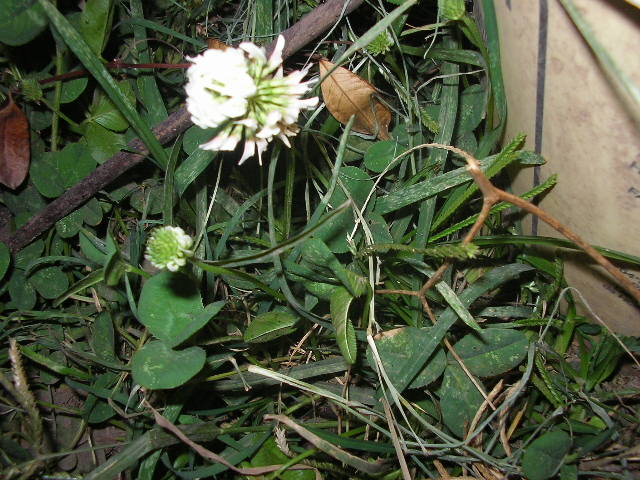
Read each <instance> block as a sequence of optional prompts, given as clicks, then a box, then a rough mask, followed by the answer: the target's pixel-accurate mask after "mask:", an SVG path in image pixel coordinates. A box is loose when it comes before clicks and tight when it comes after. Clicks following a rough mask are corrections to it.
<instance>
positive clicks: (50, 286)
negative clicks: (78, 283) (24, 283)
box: [29, 267, 69, 299]
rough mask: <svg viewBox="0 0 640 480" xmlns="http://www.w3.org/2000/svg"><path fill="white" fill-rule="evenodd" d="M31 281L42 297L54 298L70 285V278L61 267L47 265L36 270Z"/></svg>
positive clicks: (30, 278)
mask: <svg viewBox="0 0 640 480" xmlns="http://www.w3.org/2000/svg"><path fill="white" fill-rule="evenodd" d="M29 282H30V283H31V285H33V287H34V288H35V289H36V290H37V291H38V293H39V294H40V295H42V297H44V298H47V299H53V298H56V297H58V296H59V295H61V294H62V293H64V291H65V290H66V289H67V288H68V287H69V279H68V278H67V275H66V274H65V273H64V272H63V271H62V270H61V269H60V267H45V268H40V269H39V270H36V271H35V273H33V274H32V275H31V276H30V277H29Z"/></svg>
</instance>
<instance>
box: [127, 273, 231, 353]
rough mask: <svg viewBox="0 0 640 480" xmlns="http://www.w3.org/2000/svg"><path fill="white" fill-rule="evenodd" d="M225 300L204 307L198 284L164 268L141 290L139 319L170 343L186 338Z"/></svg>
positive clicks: (209, 318)
mask: <svg viewBox="0 0 640 480" xmlns="http://www.w3.org/2000/svg"><path fill="white" fill-rule="evenodd" d="M223 306H224V302H216V303H212V304H211V305H208V306H207V308H203V306H202V299H201V297H200V292H199V290H198V286H197V285H196V284H195V283H194V282H193V280H192V279H191V278H190V277H188V276H186V275H184V274H182V273H172V272H162V273H159V274H158V275H155V276H154V277H152V278H151V279H149V280H147V282H146V283H145V284H144V287H143V288H142V293H141V294H140V301H139V303H138V319H139V320H140V322H141V323H142V324H143V325H145V326H146V327H147V328H148V329H149V331H150V332H151V333H153V334H154V335H155V336H156V337H158V338H159V339H160V340H162V341H163V342H165V343H166V344H167V346H169V347H174V346H176V345H179V344H180V343H182V342H184V341H185V340H187V339H188V338H189V337H191V336H192V335H193V334H194V333H196V332H197V331H198V330H200V329H201V328H202V327H203V326H204V325H206V323H207V322H209V320H211V318H213V317H214V316H215V315H216V314H217V313H218V312H219V311H220V309H221V308H222V307H223Z"/></svg>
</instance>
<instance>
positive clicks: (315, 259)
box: [303, 227, 367, 297]
mask: <svg viewBox="0 0 640 480" xmlns="http://www.w3.org/2000/svg"><path fill="white" fill-rule="evenodd" d="M320 228H322V227H320ZM303 255H304V257H303V258H304V260H305V262H306V263H310V264H312V265H313V266H315V268H316V269H317V270H318V271H320V272H323V271H327V270H329V271H331V273H333V274H334V275H335V276H336V278H337V279H338V280H340V282H342V284H343V285H344V286H345V287H346V288H347V290H349V292H350V293H351V295H353V296H354V297H359V296H361V295H364V293H365V292H366V291H367V279H366V278H364V277H363V276H361V275H358V274H357V273H355V272H353V271H351V270H349V269H347V268H346V267H345V266H344V265H342V263H340V261H339V260H338V258H337V257H336V256H335V255H334V254H333V252H332V251H331V250H330V249H329V247H327V245H326V244H325V243H324V242H323V241H322V240H320V239H319V238H310V239H308V240H307V241H306V242H305V243H304V246H303Z"/></svg>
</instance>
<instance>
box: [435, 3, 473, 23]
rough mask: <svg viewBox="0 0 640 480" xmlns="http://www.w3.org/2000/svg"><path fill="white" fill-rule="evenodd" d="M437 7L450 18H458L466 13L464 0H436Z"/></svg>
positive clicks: (443, 14) (444, 15)
mask: <svg viewBox="0 0 640 480" xmlns="http://www.w3.org/2000/svg"><path fill="white" fill-rule="evenodd" d="M438 9H439V10H440V14H441V15H442V16H443V17H445V18H448V19H450V20H460V19H461V18H462V17H463V16H464V15H465V13H466V6H465V4H464V0H438Z"/></svg>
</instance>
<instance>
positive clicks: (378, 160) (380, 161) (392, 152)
mask: <svg viewBox="0 0 640 480" xmlns="http://www.w3.org/2000/svg"><path fill="white" fill-rule="evenodd" d="M406 150H407V149H406V148H405V147H403V146H402V145H400V144H399V143H398V142H397V141H396V140H382V141H380V142H376V143H374V144H373V145H371V146H370V147H369V148H368V149H367V151H366V152H365V154H364V164H365V166H366V167H367V168H368V169H369V170H371V171H372V172H376V173H380V172H382V171H383V170H384V169H385V168H387V167H388V166H389V164H390V163H391V162H392V161H393V159H394V158H396V157H397V156H398V155H400V154H401V153H403V152H404V151H406Z"/></svg>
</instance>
